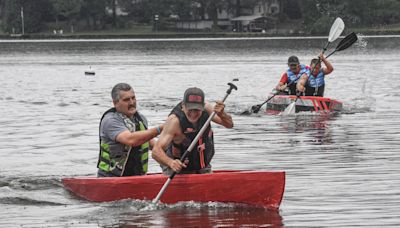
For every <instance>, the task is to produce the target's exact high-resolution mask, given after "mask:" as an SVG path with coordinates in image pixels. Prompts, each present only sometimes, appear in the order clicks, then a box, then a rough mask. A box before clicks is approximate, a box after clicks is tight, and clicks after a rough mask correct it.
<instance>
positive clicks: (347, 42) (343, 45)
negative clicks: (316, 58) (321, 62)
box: [325, 32, 358, 58]
mask: <svg viewBox="0 0 400 228" xmlns="http://www.w3.org/2000/svg"><path fill="white" fill-rule="evenodd" d="M357 40H358V37H357V35H356V34H355V33H354V32H352V33H350V34H349V35H347V36H346V37H345V38H343V39H342V40H341V41H340V42H339V44H338V45H337V47H336V48H335V50H334V51H333V52H332V53H330V54H329V55H328V56H326V57H325V58H328V57H329V56H331V55H333V53H335V52H337V51H343V50H345V49H347V48H348V47H350V46H351V45H353V44H354V43H355V42H356V41H357Z"/></svg>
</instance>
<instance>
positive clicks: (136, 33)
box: [0, 24, 400, 39]
mask: <svg viewBox="0 0 400 228" xmlns="http://www.w3.org/2000/svg"><path fill="white" fill-rule="evenodd" d="M346 30H347V31H349V32H350V31H352V32H353V31H354V32H356V33H361V34H364V35H393V34H396V35H400V24H396V25H391V26H386V27H383V26H381V27H374V28H365V27H364V28H363V27H361V28H346ZM274 36H304V34H289V33H280V34H268V33H261V32H224V31H219V32H208V31H157V32H156V31H153V30H152V27H151V26H137V27H133V28H130V29H108V30H96V31H79V32H74V33H71V32H68V31H63V32H62V33H61V32H60V31H56V32H54V31H52V32H48V33H26V34H24V35H21V34H12V35H10V34H6V33H0V39H117V38H121V39H124V38H126V39H129V38H131V39H134V38H137V39H146V38H196V37H198V38H224V37H227V38H228V37H233V38H235V37H274Z"/></svg>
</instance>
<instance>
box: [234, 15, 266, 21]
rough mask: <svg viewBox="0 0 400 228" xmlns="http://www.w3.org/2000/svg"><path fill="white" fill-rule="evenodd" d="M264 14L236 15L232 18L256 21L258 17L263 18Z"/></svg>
mask: <svg viewBox="0 0 400 228" xmlns="http://www.w3.org/2000/svg"><path fill="white" fill-rule="evenodd" d="M262 17H263V16H261V15H249V16H239V17H234V18H232V19H231V21H254V20H256V19H258V18H262Z"/></svg>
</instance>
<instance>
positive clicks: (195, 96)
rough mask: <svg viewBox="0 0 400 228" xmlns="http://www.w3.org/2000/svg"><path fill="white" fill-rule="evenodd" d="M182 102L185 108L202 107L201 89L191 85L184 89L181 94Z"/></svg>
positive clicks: (202, 94)
mask: <svg viewBox="0 0 400 228" xmlns="http://www.w3.org/2000/svg"><path fill="white" fill-rule="evenodd" d="M183 103H184V104H185V106H186V108H187V109H189V110H190V109H198V110H203V109H204V92H203V90H201V89H199V88H197V87H192V88H189V89H187V90H186V91H185V94H184V95H183Z"/></svg>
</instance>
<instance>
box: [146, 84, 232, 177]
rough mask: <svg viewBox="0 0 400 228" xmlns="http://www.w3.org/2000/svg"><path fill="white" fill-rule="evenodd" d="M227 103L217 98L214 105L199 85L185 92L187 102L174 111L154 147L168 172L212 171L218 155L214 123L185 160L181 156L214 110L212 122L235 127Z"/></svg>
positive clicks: (155, 155) (156, 154) (184, 98)
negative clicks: (206, 99)
mask: <svg viewBox="0 0 400 228" xmlns="http://www.w3.org/2000/svg"><path fill="white" fill-rule="evenodd" d="M224 108H225V105H224V103H222V102H221V101H216V104H215V105H214V107H212V105H211V104H209V103H208V102H205V101H204V92H203V91H202V90H201V89H199V88H196V87H192V88H189V89H187V90H186V91H185V93H184V96H183V101H182V102H180V103H179V104H178V105H177V106H175V108H174V109H173V110H172V111H171V113H170V115H169V116H168V119H167V120H166V122H165V124H164V130H163V131H162V132H161V135H160V137H159V139H158V141H157V143H156V145H155V146H154V148H153V151H152V157H153V158H154V159H155V160H156V161H157V162H159V163H160V164H161V168H162V169H163V172H164V174H166V175H170V174H172V173H173V172H176V173H181V174H182V173H186V174H187V173H210V172H211V164H210V162H211V159H212V157H213V156H214V137H213V131H212V129H211V125H208V127H207V128H206V130H205V131H204V133H203V134H202V135H201V136H200V138H199V140H198V142H196V145H195V147H194V149H193V150H192V151H190V152H189V153H188V156H187V157H186V158H187V159H186V160H185V161H184V162H181V161H180V158H181V156H182V155H183V154H184V153H185V151H186V150H187V149H188V148H189V146H190V144H191V143H192V141H193V139H194V138H195V137H196V136H197V133H198V132H199V131H200V129H201V128H202V126H203V125H204V124H205V123H206V122H207V119H208V118H209V116H210V115H211V113H212V112H213V111H214V112H215V113H216V115H215V116H214V117H213V119H212V121H213V122H215V123H217V124H220V125H222V126H224V127H226V128H232V127H233V121H232V117H231V116H230V115H229V114H228V113H226V112H225V111H224Z"/></svg>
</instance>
